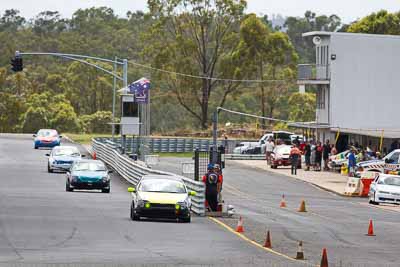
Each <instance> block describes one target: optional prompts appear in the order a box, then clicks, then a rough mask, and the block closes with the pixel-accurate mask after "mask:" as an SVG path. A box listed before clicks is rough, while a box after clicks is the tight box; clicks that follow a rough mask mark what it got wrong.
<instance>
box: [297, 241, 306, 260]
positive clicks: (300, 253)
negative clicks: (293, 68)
mask: <svg viewBox="0 0 400 267" xmlns="http://www.w3.org/2000/svg"><path fill="white" fill-rule="evenodd" d="M296 260H304V252H303V241H299V248H298V249H297V254H296Z"/></svg>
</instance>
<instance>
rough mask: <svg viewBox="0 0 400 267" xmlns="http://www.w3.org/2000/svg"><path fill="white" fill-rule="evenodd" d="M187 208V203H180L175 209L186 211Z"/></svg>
mask: <svg viewBox="0 0 400 267" xmlns="http://www.w3.org/2000/svg"><path fill="white" fill-rule="evenodd" d="M187 207H188V204H187V203H186V201H183V202H178V203H176V205H175V209H177V210H184V209H187Z"/></svg>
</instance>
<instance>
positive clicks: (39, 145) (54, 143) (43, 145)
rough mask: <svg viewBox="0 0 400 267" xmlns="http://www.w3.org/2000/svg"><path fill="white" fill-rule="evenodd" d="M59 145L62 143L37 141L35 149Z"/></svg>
mask: <svg viewBox="0 0 400 267" xmlns="http://www.w3.org/2000/svg"><path fill="white" fill-rule="evenodd" d="M59 145H60V141H53V142H43V141H35V147H55V146H59Z"/></svg>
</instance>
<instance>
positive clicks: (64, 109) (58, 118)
mask: <svg viewBox="0 0 400 267" xmlns="http://www.w3.org/2000/svg"><path fill="white" fill-rule="evenodd" d="M54 112H55V114H54V116H53V118H52V120H51V126H52V127H53V128H55V129H57V130H58V131H59V132H70V133H71V132H72V133H73V132H79V131H80V129H81V127H80V124H79V121H78V118H77V116H76V113H75V111H74V108H73V107H72V106H71V105H70V104H69V103H65V102H64V103H63V102H61V103H58V104H57V105H55V107H54Z"/></svg>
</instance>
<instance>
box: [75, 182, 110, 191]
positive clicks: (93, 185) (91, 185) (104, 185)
mask: <svg viewBox="0 0 400 267" xmlns="http://www.w3.org/2000/svg"><path fill="white" fill-rule="evenodd" d="M70 187H71V188H73V189H109V188H110V181H108V182H103V181H102V180H99V181H93V182H83V181H72V182H71V184H70Z"/></svg>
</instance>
